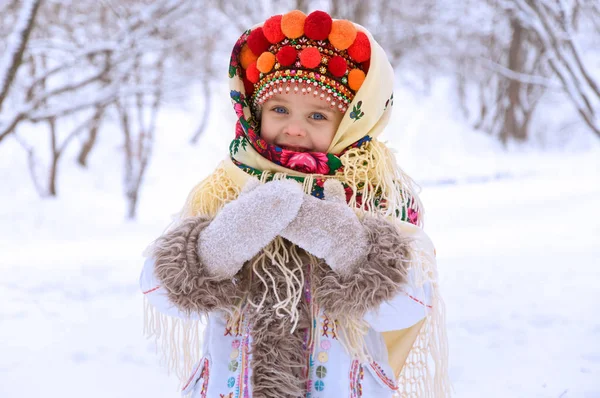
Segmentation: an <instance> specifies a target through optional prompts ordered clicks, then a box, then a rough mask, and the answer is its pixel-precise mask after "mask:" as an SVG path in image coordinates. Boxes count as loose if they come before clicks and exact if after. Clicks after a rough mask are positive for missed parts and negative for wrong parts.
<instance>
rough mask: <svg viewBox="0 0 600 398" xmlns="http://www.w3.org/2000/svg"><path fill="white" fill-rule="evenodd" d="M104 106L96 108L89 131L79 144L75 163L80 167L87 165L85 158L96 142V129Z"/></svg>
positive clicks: (98, 127)
mask: <svg viewBox="0 0 600 398" xmlns="http://www.w3.org/2000/svg"><path fill="white" fill-rule="evenodd" d="M104 109H105V107H102V106H100V107H98V108H96V113H95V114H94V119H93V121H92V126H91V127H90V132H89V134H88V137H87V139H86V140H85V142H84V143H83V145H82V146H81V150H80V151H79V156H78V157H77V163H79V165H81V166H82V167H87V159H88V156H89V155H90V152H91V151H92V149H93V148H94V145H95V144H96V138H97V137H98V130H99V129H100V120H101V119H102V115H103V114H104Z"/></svg>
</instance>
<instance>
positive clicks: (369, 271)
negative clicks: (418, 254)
mask: <svg viewBox="0 0 600 398" xmlns="http://www.w3.org/2000/svg"><path fill="white" fill-rule="evenodd" d="M362 224H363V226H364V228H365V230H366V232H367V241H368V253H367V256H366V259H364V260H363V262H362V263H359V264H358V266H357V267H356V270H355V272H354V273H352V274H350V275H340V274H338V273H336V272H334V271H332V270H331V268H329V267H328V266H327V264H325V263H324V262H320V263H319V264H318V266H317V267H316V274H315V277H316V281H317V283H316V285H315V286H314V298H315V301H316V303H317V304H318V305H319V306H321V308H323V310H324V311H325V312H327V313H328V314H330V315H332V316H333V317H337V316H338V315H341V316H345V317H348V316H350V317H353V318H356V319H362V317H363V316H364V314H365V313H366V312H367V311H369V310H371V309H374V308H376V307H378V306H379V305H380V304H381V303H383V302H384V301H387V300H391V299H392V298H393V297H394V296H395V295H397V294H398V293H399V292H400V290H401V288H402V285H403V284H405V283H406V281H407V273H408V271H407V268H408V266H409V264H410V260H411V248H410V243H411V240H410V239H409V238H407V237H404V236H402V235H401V234H400V233H399V231H398V229H397V228H396V226H395V225H394V224H393V223H392V222H390V221H387V220H385V219H384V218H381V217H373V216H365V218H364V220H363V222H362Z"/></svg>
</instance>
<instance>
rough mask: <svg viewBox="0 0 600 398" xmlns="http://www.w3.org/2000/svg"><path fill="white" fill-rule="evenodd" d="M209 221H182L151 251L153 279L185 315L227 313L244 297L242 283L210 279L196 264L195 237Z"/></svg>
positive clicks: (195, 218) (190, 219) (194, 218)
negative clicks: (222, 311)
mask: <svg viewBox="0 0 600 398" xmlns="http://www.w3.org/2000/svg"><path fill="white" fill-rule="evenodd" d="M210 221H211V220H209V219H207V218H206V217H190V218H186V219H185V220H183V221H182V222H181V224H180V225H178V226H177V227H176V228H174V229H173V230H172V231H169V232H167V233H166V234H164V235H163V236H161V237H160V238H158V239H157V241H156V243H155V244H154V248H153V257H154V259H155V271H154V272H155V274H156V277H157V278H158V280H159V281H160V282H161V284H162V285H163V286H164V287H165V289H166V290H167V292H168V297H169V300H170V301H171V302H172V303H173V304H175V305H176V306H177V307H178V308H179V309H180V310H182V311H186V312H188V313H191V312H196V313H206V312H210V311H214V310H224V309H225V310H227V309H231V308H232V307H233V306H234V305H235V304H236V302H237V301H239V300H241V299H242V297H243V296H244V290H245V289H244V288H243V285H244V284H243V283H235V282H236V280H235V278H234V279H225V280H222V279H220V278H218V277H211V276H209V275H208V274H207V273H206V270H205V269H204V265H203V264H202V263H201V262H200V259H199V256H198V252H197V248H198V237H199V235H200V232H201V231H202V230H203V229H204V228H206V227H207V226H208V225H209V224H210ZM238 275H241V273H240V274H238Z"/></svg>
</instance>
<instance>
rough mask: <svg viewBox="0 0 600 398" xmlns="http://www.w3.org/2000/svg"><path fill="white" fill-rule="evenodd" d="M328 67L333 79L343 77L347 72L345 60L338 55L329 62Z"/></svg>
mask: <svg viewBox="0 0 600 398" xmlns="http://www.w3.org/2000/svg"><path fill="white" fill-rule="evenodd" d="M328 67H329V72H330V73H331V74H332V75H333V76H335V77H342V76H344V75H345V74H346V71H347V70H348V64H347V63H346V60H345V59H344V58H342V57H340V56H339V55H336V56H335V57H333V58H331V59H330V60H329V64H328Z"/></svg>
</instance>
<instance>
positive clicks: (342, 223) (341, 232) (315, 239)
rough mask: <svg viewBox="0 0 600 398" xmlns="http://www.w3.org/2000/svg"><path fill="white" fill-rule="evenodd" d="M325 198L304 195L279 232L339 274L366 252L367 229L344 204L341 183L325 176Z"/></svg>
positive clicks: (351, 266) (347, 271) (353, 265)
mask: <svg viewBox="0 0 600 398" xmlns="http://www.w3.org/2000/svg"><path fill="white" fill-rule="evenodd" d="M324 191H325V200H321V199H317V198H315V197H313V196H311V195H304V201H303V202H302V206H301V207H300V211H299V212H298V215H297V216H296V218H295V219H294V221H292V222H291V223H290V224H289V225H288V226H287V228H285V229H284V230H283V232H282V233H281V236H283V237H284V238H286V239H287V240H289V241H290V242H292V243H294V244H296V245H297V246H299V247H301V248H302V249H304V250H306V251H307V252H309V253H311V254H312V255H314V256H316V257H319V258H322V259H324V260H325V261H326V262H327V264H328V265H329V266H330V267H331V269H333V270H334V271H336V272H338V273H339V274H349V273H351V272H352V270H353V269H354V267H355V266H356V265H357V264H358V263H359V262H360V261H361V259H363V258H364V257H365V256H366V254H367V248H368V244H367V233H366V230H365V228H364V227H363V225H362V223H361V222H360V220H359V219H358V217H357V216H356V213H355V212H354V211H353V210H352V209H351V208H350V207H348V205H347V204H346V194H345V192H344V187H343V186H342V184H341V183H340V182H339V181H337V180H327V181H325V186H324Z"/></svg>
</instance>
